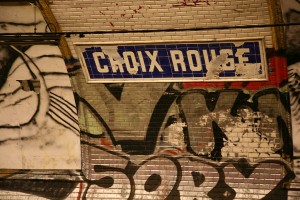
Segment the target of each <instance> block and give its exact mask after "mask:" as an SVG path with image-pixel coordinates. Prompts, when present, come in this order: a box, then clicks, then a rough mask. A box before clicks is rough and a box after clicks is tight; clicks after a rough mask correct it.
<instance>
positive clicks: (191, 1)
mask: <svg viewBox="0 0 300 200" xmlns="http://www.w3.org/2000/svg"><path fill="white" fill-rule="evenodd" d="M203 3H206V5H211V4H210V0H182V1H178V3H176V4H174V5H173V7H182V6H198V5H200V4H203Z"/></svg>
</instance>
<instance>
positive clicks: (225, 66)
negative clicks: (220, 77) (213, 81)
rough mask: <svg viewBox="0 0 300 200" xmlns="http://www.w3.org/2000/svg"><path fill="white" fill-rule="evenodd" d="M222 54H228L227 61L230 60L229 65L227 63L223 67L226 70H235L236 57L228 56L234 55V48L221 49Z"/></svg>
mask: <svg viewBox="0 0 300 200" xmlns="http://www.w3.org/2000/svg"><path fill="white" fill-rule="evenodd" d="M222 54H227V58H226V61H228V62H227V63H229V66H228V65H226V64H227V63H225V64H223V65H222V69H223V70H224V71H230V70H235V66H234V59H233V58H228V56H232V55H233V52H232V49H221V50H220V55H222Z"/></svg>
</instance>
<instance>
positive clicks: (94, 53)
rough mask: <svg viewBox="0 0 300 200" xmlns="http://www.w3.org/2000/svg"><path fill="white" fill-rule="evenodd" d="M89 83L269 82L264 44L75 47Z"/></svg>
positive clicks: (205, 43) (78, 45)
mask: <svg viewBox="0 0 300 200" xmlns="http://www.w3.org/2000/svg"><path fill="white" fill-rule="evenodd" d="M76 51H77V54H78V55H79V58H80V61H81V64H82V66H83V71H84V74H85V78H86V80H87V82H90V83H100V82H101V83H111V82H153V81H154V82H192V81H198V82H199V81H207V82H211V81H264V80H267V79H268V74H267V65H266V58H265V48H264V45H263V40H262V39H251V40H243V41H240V40H239V41H222V42H221V41H220V42H178V43H177V42H164V43H162V42H158V43H128V44H127V43H126V44H107V43H103V44H100V43H99V44H98V43H92V44H76Z"/></svg>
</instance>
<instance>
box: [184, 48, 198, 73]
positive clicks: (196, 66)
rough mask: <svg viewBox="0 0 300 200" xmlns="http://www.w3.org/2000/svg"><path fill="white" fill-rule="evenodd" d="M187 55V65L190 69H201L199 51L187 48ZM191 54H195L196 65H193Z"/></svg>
mask: <svg viewBox="0 0 300 200" xmlns="http://www.w3.org/2000/svg"><path fill="white" fill-rule="evenodd" d="M187 56H188V61H189V66H190V69H191V71H201V70H202V63H201V59H200V55H199V52H198V51H197V50H188V51H187ZM192 56H195V58H196V65H194V61H193V57H192Z"/></svg>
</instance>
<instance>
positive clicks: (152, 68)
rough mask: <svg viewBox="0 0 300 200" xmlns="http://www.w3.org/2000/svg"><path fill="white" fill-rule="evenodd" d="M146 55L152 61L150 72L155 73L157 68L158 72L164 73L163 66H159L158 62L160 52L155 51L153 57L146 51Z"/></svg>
mask: <svg viewBox="0 0 300 200" xmlns="http://www.w3.org/2000/svg"><path fill="white" fill-rule="evenodd" d="M145 53H146V54H147V56H148V57H149V58H150V60H151V64H150V68H149V72H153V71H154V67H156V68H157V70H158V71H160V72H163V71H164V70H163V69H162V68H161V66H160V65H159V64H158V62H157V60H156V57H157V53H158V51H153V55H151V53H150V52H149V51H145Z"/></svg>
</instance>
